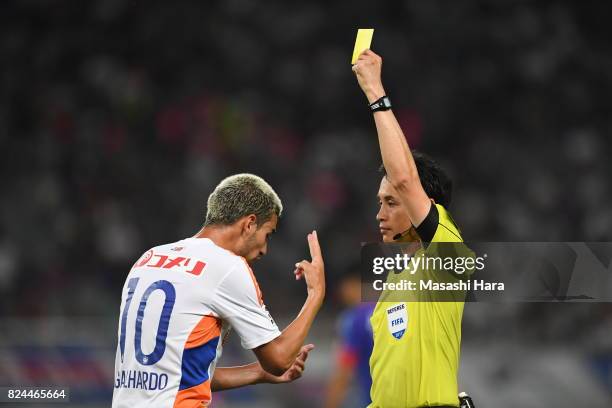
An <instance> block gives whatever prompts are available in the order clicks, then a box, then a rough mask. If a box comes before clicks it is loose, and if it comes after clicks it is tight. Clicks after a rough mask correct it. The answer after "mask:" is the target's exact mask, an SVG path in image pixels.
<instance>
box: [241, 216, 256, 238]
mask: <svg viewBox="0 0 612 408" xmlns="http://www.w3.org/2000/svg"><path fill="white" fill-rule="evenodd" d="M245 221H246V222H245V224H244V231H245V232H246V233H248V234H252V233H253V232H255V231H256V230H257V216H256V215H255V214H249V215H247V216H246V219H245Z"/></svg>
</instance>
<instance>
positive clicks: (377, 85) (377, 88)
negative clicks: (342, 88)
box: [353, 50, 385, 103]
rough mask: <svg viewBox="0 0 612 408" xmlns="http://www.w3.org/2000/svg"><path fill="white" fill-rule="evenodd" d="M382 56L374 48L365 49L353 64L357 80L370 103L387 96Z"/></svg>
mask: <svg viewBox="0 0 612 408" xmlns="http://www.w3.org/2000/svg"><path fill="white" fill-rule="evenodd" d="M381 71H382V58H381V57H380V56H379V55H378V54H376V53H375V52H374V51H372V50H365V51H363V52H362V53H361V54H359V58H357V61H356V62H355V65H353V72H354V73H355V75H356V76H357V82H358V83H359V86H360V87H361V90H362V91H363V92H364V93H365V95H366V97H367V98H368V101H370V103H372V102H374V101H376V100H378V99H380V98H382V97H383V96H385V89H384V88H383V85H382V79H381Z"/></svg>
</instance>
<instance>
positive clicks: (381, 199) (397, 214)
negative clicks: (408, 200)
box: [376, 177, 412, 242]
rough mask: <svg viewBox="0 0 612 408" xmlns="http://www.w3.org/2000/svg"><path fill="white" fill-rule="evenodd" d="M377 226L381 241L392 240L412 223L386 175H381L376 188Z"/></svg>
mask: <svg viewBox="0 0 612 408" xmlns="http://www.w3.org/2000/svg"><path fill="white" fill-rule="evenodd" d="M377 197H378V205H379V209H378V214H376V220H377V221H378V228H379V230H380V235H382V240H383V242H393V237H394V236H395V235H397V234H401V233H403V232H405V231H406V230H408V229H409V228H410V227H411V226H412V224H411V223H410V218H409V217H408V212H407V211H406V209H405V208H404V206H403V205H402V202H401V201H400V200H399V195H398V194H397V191H396V190H395V188H393V186H392V185H391V183H389V181H387V178H386V177H383V178H382V180H381V182H380V188H379V189H378V194H377Z"/></svg>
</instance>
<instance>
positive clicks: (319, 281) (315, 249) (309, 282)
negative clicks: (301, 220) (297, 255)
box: [293, 231, 325, 300]
mask: <svg viewBox="0 0 612 408" xmlns="http://www.w3.org/2000/svg"><path fill="white" fill-rule="evenodd" d="M308 248H310V259H311V261H310V262H308V261H306V260H304V261H301V262H298V263H296V264H295V270H294V271H293V273H294V274H295V279H296V280H300V279H302V277H304V280H305V281H306V289H307V290H308V294H309V295H316V296H320V297H321V300H322V298H323V296H324V295H325V266H324V265H323V255H322V254H321V247H320V246H319V238H318V237H317V231H312V232H311V233H310V234H308Z"/></svg>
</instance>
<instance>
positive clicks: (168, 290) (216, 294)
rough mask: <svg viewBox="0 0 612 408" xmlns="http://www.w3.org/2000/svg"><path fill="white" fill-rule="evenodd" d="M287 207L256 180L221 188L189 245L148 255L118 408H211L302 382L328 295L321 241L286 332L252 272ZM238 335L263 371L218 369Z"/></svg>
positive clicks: (140, 273)
mask: <svg viewBox="0 0 612 408" xmlns="http://www.w3.org/2000/svg"><path fill="white" fill-rule="evenodd" d="M281 212H282V204H281V201H280V199H279V197H278V196H277V194H276V193H275V192H274V190H273V189H272V187H270V185H268V183H266V182H265V181H264V180H263V179H261V178H259V177H257V176H254V175H251V174H238V175H234V176H231V177H228V178H226V179H224V180H223V181H222V182H221V183H220V184H219V185H218V186H217V187H216V188H215V190H214V191H213V192H212V194H210V196H209V197H208V209H207V212H206V221H205V223H204V226H203V228H202V229H201V230H200V231H199V232H198V233H197V234H196V235H195V236H194V237H192V238H186V239H183V240H180V241H178V242H174V243H171V244H166V245H161V246H157V247H155V248H152V249H150V250H148V251H146V252H145V253H144V254H143V255H142V256H141V257H140V259H139V260H138V261H136V263H135V264H134V266H133V267H132V269H131V271H130V272H129V274H128V276H127V278H126V283H125V285H124V288H123V295H122V301H121V314H120V318H119V330H118V338H119V344H118V347H117V355H116V360H115V374H116V377H115V384H114V386H115V388H114V394H113V407H115V408H120V407H130V408H135V407H168V408H170V407H175V408H187V407H189V408H195V407H202V406H208V405H209V404H210V401H211V391H217V390H224V389H230V388H236V387H241V386H245V385H249V384H257V383H262V382H266V383H285V382H290V381H293V380H295V379H297V378H299V377H300V376H301V374H302V371H303V370H304V363H305V361H306V358H307V356H308V353H309V352H310V350H312V348H313V347H314V346H313V345H306V346H303V343H304V339H305V338H306V335H307V334H308V331H309V330H310V327H311V325H312V323H313V320H314V318H315V316H316V314H317V312H318V310H319V308H320V307H321V304H322V302H323V297H324V295H325V276H324V267H323V258H322V255H321V249H320V247H319V242H318V238H317V233H316V231H313V232H312V233H310V234H308V246H309V248H310V255H311V258H312V261H310V262H309V261H306V260H304V261H301V262H298V263H297V264H296V269H295V270H294V274H295V277H296V279H301V278H302V277H303V278H304V280H305V282H306V289H307V293H308V296H307V298H306V301H305V303H304V306H303V308H302V310H301V311H300V313H299V314H298V316H297V317H296V318H295V320H293V322H292V323H291V324H290V325H289V326H287V327H286V328H285V330H283V331H282V332H281V331H279V329H278V327H277V326H276V323H275V322H274V320H273V319H272V317H271V316H270V314H269V313H268V311H267V310H266V306H265V305H264V302H263V298H262V294H261V291H260V289H259V286H258V284H257V280H256V279H255V276H254V274H253V271H252V270H251V268H250V267H249V263H250V262H252V261H255V260H256V259H259V258H261V257H262V256H264V255H265V254H266V252H267V249H268V243H267V240H268V237H269V236H270V234H272V233H273V232H274V231H275V229H276V224H277V221H278V217H280V215H281ZM230 328H233V329H234V331H235V332H236V333H238V335H239V336H240V339H241V343H242V346H243V347H244V348H246V349H250V350H253V352H254V353H255V356H256V357H257V360H258V362H256V363H252V364H248V365H245V366H240V367H228V368H216V369H215V366H216V364H217V360H218V359H219V357H220V356H221V351H222V346H223V342H224V340H225V338H226V336H227V335H228V334H229V330H230Z"/></svg>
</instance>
